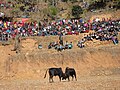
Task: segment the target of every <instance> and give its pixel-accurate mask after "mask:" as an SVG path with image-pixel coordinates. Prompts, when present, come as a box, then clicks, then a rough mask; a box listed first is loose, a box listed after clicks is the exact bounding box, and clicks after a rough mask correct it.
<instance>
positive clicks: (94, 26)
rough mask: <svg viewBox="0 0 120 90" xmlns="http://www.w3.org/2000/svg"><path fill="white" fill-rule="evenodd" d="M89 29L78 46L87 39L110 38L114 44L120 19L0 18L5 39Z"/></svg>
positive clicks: (119, 27) (0, 27) (69, 33)
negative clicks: (39, 19)
mask: <svg viewBox="0 0 120 90" xmlns="http://www.w3.org/2000/svg"><path fill="white" fill-rule="evenodd" d="M89 30H92V31H94V33H89V35H87V36H85V37H83V39H82V40H79V41H78V44H77V45H78V47H80V48H82V47H84V46H85V45H84V43H85V42H86V41H88V40H93V39H96V40H100V41H105V40H112V41H113V42H114V44H118V39H117V35H118V32H119V31H120V20H112V19H107V20H105V19H102V20H99V19H98V18H97V19H95V20H93V21H92V22H91V21H87V22H85V21H84V20H83V19H68V20H67V19H61V20H57V21H52V22H49V23H48V22H47V21H43V22H41V21H39V22H35V21H34V22H24V21H15V22H13V21H7V20H5V21H3V20H0V40H3V41H6V40H9V38H15V36H16V35H17V34H20V36H21V37H28V36H50V35H73V34H75V35H79V34H80V33H86V32H87V33H88V32H89Z"/></svg>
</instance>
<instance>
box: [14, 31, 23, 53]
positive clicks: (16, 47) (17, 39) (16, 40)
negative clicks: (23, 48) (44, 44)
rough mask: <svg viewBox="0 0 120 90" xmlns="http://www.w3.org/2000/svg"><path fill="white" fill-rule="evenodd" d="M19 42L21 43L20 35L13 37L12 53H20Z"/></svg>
mask: <svg viewBox="0 0 120 90" xmlns="http://www.w3.org/2000/svg"><path fill="white" fill-rule="evenodd" d="M20 42H21V39H20V34H19V33H17V34H16V36H15V43H14V49H13V50H12V51H16V53H19V52H20Z"/></svg>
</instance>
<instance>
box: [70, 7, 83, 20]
mask: <svg viewBox="0 0 120 90" xmlns="http://www.w3.org/2000/svg"><path fill="white" fill-rule="evenodd" d="M80 14H83V10H82V8H81V6H79V5H75V6H73V8H72V15H73V16H74V17H75V18H79V16H80Z"/></svg>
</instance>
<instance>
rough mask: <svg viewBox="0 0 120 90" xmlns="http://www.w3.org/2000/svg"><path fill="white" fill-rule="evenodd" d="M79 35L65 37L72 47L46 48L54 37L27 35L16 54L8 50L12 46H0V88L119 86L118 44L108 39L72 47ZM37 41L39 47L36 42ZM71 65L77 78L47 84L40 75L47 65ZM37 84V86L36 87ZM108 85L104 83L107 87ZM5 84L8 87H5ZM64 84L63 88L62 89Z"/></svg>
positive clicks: (109, 89) (111, 89) (99, 89)
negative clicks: (60, 49)
mask: <svg viewBox="0 0 120 90" xmlns="http://www.w3.org/2000/svg"><path fill="white" fill-rule="evenodd" d="M82 36H84V34H83V35H79V36H76V35H75V36H66V37H63V38H64V42H65V41H66V40H67V41H69V42H71V41H72V42H73V44H74V47H73V49H72V50H65V51H62V52H57V51H55V50H54V49H51V50H48V49H47V45H48V43H49V42H51V41H58V37H56V36H53V37H34V38H33V37H31V38H28V39H24V40H22V51H21V53H20V54H16V53H15V52H13V51H11V49H12V48H13V45H8V46H5V47H3V46H0V50H1V51H0V54H1V58H0V88H3V90H25V89H26V90H41V89H44V90H51V89H50V88H52V90H56V88H58V87H60V88H58V90H73V89H74V90H119V89H120V86H119V83H120V78H119V75H120V59H119V58H120V45H113V43H112V42H98V41H94V42H87V46H86V48H83V49H80V48H78V47H77V46H76V44H77V41H78V40H79V39H81V37H82ZM38 43H41V44H42V45H43V48H42V49H38V48H37V45H38ZM67 66H68V67H74V68H75V70H76V72H77V78H78V81H76V82H75V81H74V82H67V81H62V82H61V83H60V82H59V79H58V77H54V80H55V83H53V84H50V83H48V74H47V78H46V79H44V78H43V77H44V74H45V71H46V69H47V68H49V67H62V69H63V71H64V70H65V67H67ZM39 85H40V86H39ZM107 85H108V86H107ZM8 87H9V88H8ZM63 87H64V88H63Z"/></svg>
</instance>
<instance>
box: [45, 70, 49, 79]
mask: <svg viewBox="0 0 120 90" xmlns="http://www.w3.org/2000/svg"><path fill="white" fill-rule="evenodd" d="M47 71H48V69H47V70H46V72H45V76H44V78H46V75H47Z"/></svg>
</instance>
